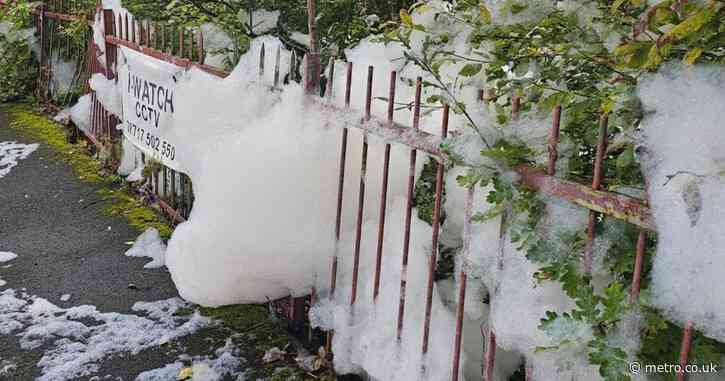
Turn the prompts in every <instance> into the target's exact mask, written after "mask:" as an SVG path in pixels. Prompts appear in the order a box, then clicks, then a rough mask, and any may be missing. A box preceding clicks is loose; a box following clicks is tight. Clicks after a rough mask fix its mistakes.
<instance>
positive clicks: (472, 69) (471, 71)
mask: <svg viewBox="0 0 725 381" xmlns="http://www.w3.org/2000/svg"><path fill="white" fill-rule="evenodd" d="M482 68H483V66H482V65H481V64H467V65H466V66H464V67H463V68H462V69H461V71H459V72H458V75H460V76H461V77H473V76H474V75H476V74H478V73H480V72H481V69H482Z"/></svg>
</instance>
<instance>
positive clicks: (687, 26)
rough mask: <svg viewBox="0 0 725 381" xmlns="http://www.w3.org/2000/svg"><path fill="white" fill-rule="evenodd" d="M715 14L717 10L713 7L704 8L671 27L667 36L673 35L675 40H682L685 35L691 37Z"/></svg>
mask: <svg viewBox="0 0 725 381" xmlns="http://www.w3.org/2000/svg"><path fill="white" fill-rule="evenodd" d="M715 14H716V12H715V9H714V8H713V7H707V8H703V9H702V10H700V11H699V12H697V13H695V14H693V15H692V16H690V17H688V18H686V19H685V20H684V21H682V22H681V23H679V24H677V25H676V26H675V27H674V28H672V29H670V31H669V32H667V34H665V36H667V37H671V38H672V39H674V40H682V39H683V38H685V37H689V36H690V35H692V34H693V33H695V32H697V31H698V30H700V28H702V27H703V26H704V25H705V24H707V23H708V22H710V21H711V20H712V19H713V18H714V17H715Z"/></svg>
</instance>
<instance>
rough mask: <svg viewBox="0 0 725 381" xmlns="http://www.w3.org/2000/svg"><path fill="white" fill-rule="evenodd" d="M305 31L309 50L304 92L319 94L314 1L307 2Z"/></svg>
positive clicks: (318, 57) (318, 60)
mask: <svg viewBox="0 0 725 381" xmlns="http://www.w3.org/2000/svg"><path fill="white" fill-rule="evenodd" d="M307 29H308V33H309V35H310V49H309V52H308V53H307V68H306V70H305V91H307V92H308V93H310V94H312V93H316V92H317V93H319V89H320V51H319V48H318V45H317V10H316V0H307Z"/></svg>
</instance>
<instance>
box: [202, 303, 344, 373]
mask: <svg viewBox="0 0 725 381" xmlns="http://www.w3.org/2000/svg"><path fill="white" fill-rule="evenodd" d="M200 312H201V314H202V315H204V316H208V317H210V318H213V319H216V320H218V321H220V322H221V324H222V326H223V327H225V328H226V329H228V330H229V331H230V333H231V334H232V337H235V338H236V340H238V341H239V342H238V344H240V345H239V346H240V348H246V350H247V353H246V356H245V357H246V359H247V365H248V366H249V365H251V366H249V368H248V369H250V371H249V373H248V374H247V376H248V377H249V378H250V379H260V378H261V379H264V380H267V381H288V380H300V381H311V380H318V381H319V380H323V381H333V380H336V379H337V378H336V376H335V374H334V372H333V371H332V370H330V369H324V370H320V371H318V372H315V374H314V375H311V374H309V373H307V372H305V371H304V370H302V369H300V368H299V367H298V366H297V364H296V363H295V361H294V359H292V358H287V359H285V360H280V361H275V362H272V363H269V364H265V363H264V362H263V361H262V357H263V356H264V353H265V352H266V351H267V350H269V349H271V348H274V347H277V348H280V349H284V348H285V347H287V348H286V350H287V351H294V350H295V349H294V346H293V345H291V342H290V338H289V336H288V334H287V331H286V328H285V326H284V323H283V322H281V321H279V320H277V319H275V318H273V317H272V315H271V312H270V311H269V309H268V307H267V306H266V305H261V304H235V305H229V306H223V307H217V308H207V307H201V308H200ZM240 334H241V335H240Z"/></svg>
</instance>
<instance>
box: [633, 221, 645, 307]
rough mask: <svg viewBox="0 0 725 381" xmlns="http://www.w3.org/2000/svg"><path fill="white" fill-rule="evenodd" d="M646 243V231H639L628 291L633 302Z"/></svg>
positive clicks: (636, 293)
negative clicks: (630, 287) (630, 284)
mask: <svg viewBox="0 0 725 381" xmlns="http://www.w3.org/2000/svg"><path fill="white" fill-rule="evenodd" d="M646 244H647V232H645V231H644V230H640V231H639V237H637V254H636V256H635V257H634V274H633V275H632V290H631V291H630V293H629V300H630V302H631V303H634V302H636V301H637V299H638V298H639V290H640V284H641V281H642V266H643V264H644V254H645V249H646Z"/></svg>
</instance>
